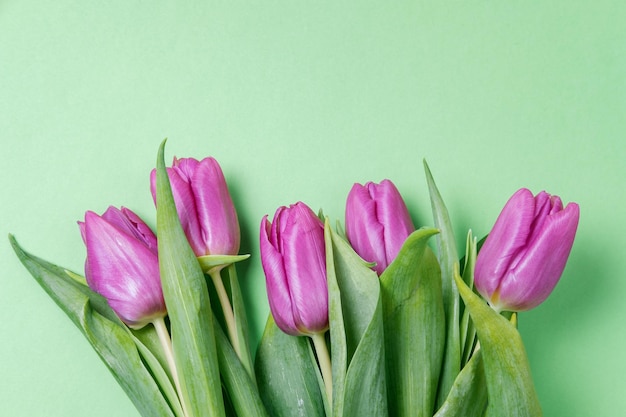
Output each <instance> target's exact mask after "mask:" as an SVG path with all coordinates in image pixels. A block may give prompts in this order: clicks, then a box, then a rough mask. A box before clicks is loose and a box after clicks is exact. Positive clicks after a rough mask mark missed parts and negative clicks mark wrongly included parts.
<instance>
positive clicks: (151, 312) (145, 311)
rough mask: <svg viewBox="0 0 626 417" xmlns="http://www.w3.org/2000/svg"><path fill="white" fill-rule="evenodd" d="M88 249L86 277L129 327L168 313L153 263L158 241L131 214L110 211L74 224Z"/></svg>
mask: <svg viewBox="0 0 626 417" xmlns="http://www.w3.org/2000/svg"><path fill="white" fill-rule="evenodd" d="M78 225H79V227H80V231H81V234H82V237H83V241H84V242H85V245H86V246H87V260H86V261H85V278H86V279H87V284H88V285H89V287H90V288H91V289H92V290H94V291H95V292H97V293H98V294H100V295H102V296H103V297H104V298H106V299H107V301H108V303H109V306H110V307H111V308H112V309H113V311H115V313H116V314H117V315H118V316H119V317H120V319H121V320H122V321H123V322H124V323H126V324H127V325H128V326H129V327H132V328H135V329H140V328H142V327H143V326H145V325H146V324H148V323H150V322H152V321H153V320H154V319H156V318H162V317H165V315H166V314H167V311H166V308H165V301H164V300H163V291H162V289H161V278H160V275H159V261H158V258H157V239H156V236H155V235H154V233H153V232H152V230H150V228H149V227H148V226H147V225H146V224H145V223H144V222H143V221H142V220H141V219H140V218H139V216H137V215H136V214H135V213H133V212H132V211H131V210H129V209H127V208H122V209H121V210H119V209H117V208H115V207H109V208H108V209H107V211H105V212H104V214H103V215H102V216H98V215H97V214H96V213H94V212H92V211H88V212H87V213H85V221H84V222H78Z"/></svg>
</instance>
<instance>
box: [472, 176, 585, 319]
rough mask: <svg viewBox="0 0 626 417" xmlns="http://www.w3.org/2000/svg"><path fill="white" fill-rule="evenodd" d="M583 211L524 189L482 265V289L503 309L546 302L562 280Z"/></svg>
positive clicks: (478, 279)
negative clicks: (580, 212)
mask: <svg viewBox="0 0 626 417" xmlns="http://www.w3.org/2000/svg"><path fill="white" fill-rule="evenodd" d="M578 218H579V207H578V204H576V203H569V204H568V205H567V206H566V207H565V208H563V203H562V202H561V199H560V198H559V197H557V196H555V195H550V194H548V193H546V192H544V191H542V192H540V193H539V194H537V195H536V196H533V194H532V192H531V191H529V190H527V189H525V188H522V189H520V190H519V191H517V192H516V193H515V194H513V196H512V197H511V198H510V199H509V201H508V202H507V203H506V205H505V206H504V209H503V210H502V212H501V213H500V215H499V216H498V219H497V220H496V223H495V225H494V226H493V229H492V231H491V233H490V234H489V236H488V237H487V240H486V241H485V244H484V245H483V247H482V248H481V250H480V252H479V254H478V259H477V260H476V269H475V278H474V284H475V286H476V289H477V290H478V291H479V292H480V294H482V296H483V297H485V298H486V299H487V300H488V301H489V303H490V304H491V305H492V306H493V307H494V308H495V309H497V310H508V311H524V310H529V309H531V308H534V307H536V306H537V305H539V304H540V303H542V302H543V301H544V300H545V299H546V298H547V297H548V295H550V293H551V292H552V290H553V289H554V287H555V286H556V284H557V282H558V281H559V279H560V277H561V275H562V273H563V270H564V269H565V264H566V262H567V258H568V256H569V253H570V250H571V248H572V245H573V243H574V236H575V235H576V229H577V227H578Z"/></svg>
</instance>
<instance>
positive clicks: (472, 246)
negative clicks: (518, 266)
mask: <svg viewBox="0 0 626 417" xmlns="http://www.w3.org/2000/svg"><path fill="white" fill-rule="evenodd" d="M474 265H476V238H475V237H473V236H472V231H471V230H470V231H469V232H468V233H467V242H466V246H465V259H464V263H463V282H465V283H466V284H467V286H468V287H469V288H470V289H473V288H474ZM460 331H461V355H462V358H461V366H465V364H466V363H467V362H468V361H469V358H470V356H471V354H472V351H473V349H474V345H475V342H476V328H475V327H474V323H473V322H472V321H471V320H470V316H469V311H467V309H465V311H463V315H462V316H461V327H460Z"/></svg>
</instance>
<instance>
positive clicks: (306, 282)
mask: <svg viewBox="0 0 626 417" xmlns="http://www.w3.org/2000/svg"><path fill="white" fill-rule="evenodd" d="M289 214H290V218H289V222H288V225H289V226H291V227H287V228H286V229H285V231H284V232H283V234H282V235H281V241H282V244H283V260H284V267H285V273H286V275H287V279H288V280H289V282H288V286H289V294H290V295H291V302H292V310H293V315H294V320H295V322H296V325H297V326H298V328H300V329H301V330H306V332H307V333H308V332H311V333H317V332H320V331H323V330H325V329H326V328H327V327H328V287H327V284H326V274H325V271H326V255H325V248H324V225H323V224H322V222H321V220H319V218H318V217H317V216H316V215H315V213H313V212H312V211H311V209H310V208H308V207H307V206H306V205H304V204H303V203H297V204H295V205H294V206H292V207H291V210H290V211H289ZM317 275H322V276H317Z"/></svg>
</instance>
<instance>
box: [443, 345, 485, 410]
mask: <svg viewBox="0 0 626 417" xmlns="http://www.w3.org/2000/svg"><path fill="white" fill-rule="evenodd" d="M486 406H487V385H486V382H485V369H484V366H483V358H482V353H481V352H480V350H479V351H478V352H476V353H475V354H474V355H473V356H472V359H471V360H470V361H469V362H468V363H467V365H466V366H465V367H464V368H463V370H462V371H461V373H459V375H458V376H457V377H456V380H455V381H454V384H453V385H452V389H451V390H450V393H449V394H448V398H447V399H446V401H445V402H444V403H443V405H442V406H441V408H440V409H439V410H438V411H437V414H435V416H434V417H483V414H484V413H485V407H486Z"/></svg>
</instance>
